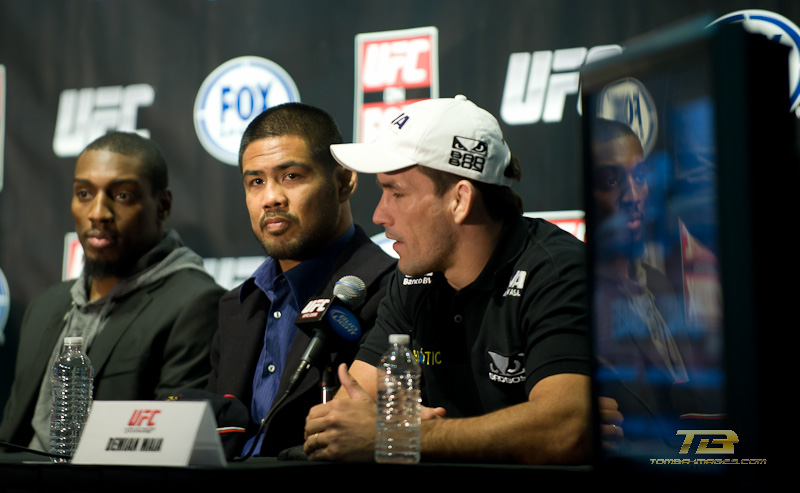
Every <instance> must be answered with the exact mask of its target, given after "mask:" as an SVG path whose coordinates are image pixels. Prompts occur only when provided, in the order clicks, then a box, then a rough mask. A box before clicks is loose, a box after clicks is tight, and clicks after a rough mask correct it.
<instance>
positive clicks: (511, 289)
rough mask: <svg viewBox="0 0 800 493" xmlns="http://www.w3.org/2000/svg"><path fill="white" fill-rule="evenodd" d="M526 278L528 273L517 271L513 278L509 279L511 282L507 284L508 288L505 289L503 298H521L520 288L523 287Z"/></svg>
mask: <svg viewBox="0 0 800 493" xmlns="http://www.w3.org/2000/svg"><path fill="white" fill-rule="evenodd" d="M526 277H528V273H527V272H525V271H524V270H518V271H517V273H516V274H514V277H512V278H511V281H509V283H508V288H506V291H505V293H503V296H521V295H522V294H521V293H522V288H524V287H525V278H526Z"/></svg>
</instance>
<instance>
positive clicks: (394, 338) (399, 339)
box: [389, 334, 411, 346]
mask: <svg viewBox="0 0 800 493" xmlns="http://www.w3.org/2000/svg"><path fill="white" fill-rule="evenodd" d="M389 344H397V345H399V346H408V345H409V344H411V336H410V335H408V334H389Z"/></svg>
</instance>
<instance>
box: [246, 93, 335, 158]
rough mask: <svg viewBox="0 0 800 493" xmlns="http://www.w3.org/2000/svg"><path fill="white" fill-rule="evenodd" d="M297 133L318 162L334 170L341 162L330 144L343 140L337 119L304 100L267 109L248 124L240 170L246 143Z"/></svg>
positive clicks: (247, 144) (295, 134)
mask: <svg viewBox="0 0 800 493" xmlns="http://www.w3.org/2000/svg"><path fill="white" fill-rule="evenodd" d="M285 135H294V136H297V137H300V138H302V139H303V140H304V141H305V142H306V145H307V146H308V152H309V154H310V155H311V158H312V159H314V160H315V161H317V162H319V163H322V164H324V165H327V166H329V167H330V169H335V168H336V167H338V166H339V163H337V162H336V160H335V159H334V158H333V155H332V154H331V149H330V146H331V144H341V143H342V142H344V140H343V139H342V133H341V132H340V131H339V126H338V125H337V124H336V120H334V119H333V117H332V116H331V115H329V114H328V113H326V112H325V111H323V110H321V109H319V108H317V107H315V106H311V105H308V104H304V103H285V104H281V105H278V106H273V107H272V108H269V109H267V110H264V111H263V112H262V113H261V114H260V115H258V116H257V117H255V118H254V119H253V121H251V122H250V124H249V125H248V126H247V129H246V130H245V131H244V135H242V142H241V144H240V145H239V169H240V170H241V169H242V156H244V151H245V150H247V146H249V145H250V144H252V143H253V142H255V141H257V140H261V139H266V138H269V137H283V136H285Z"/></svg>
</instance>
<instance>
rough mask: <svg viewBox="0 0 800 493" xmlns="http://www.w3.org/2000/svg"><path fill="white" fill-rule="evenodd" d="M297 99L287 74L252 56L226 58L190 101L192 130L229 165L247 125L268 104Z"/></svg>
mask: <svg viewBox="0 0 800 493" xmlns="http://www.w3.org/2000/svg"><path fill="white" fill-rule="evenodd" d="M295 101H300V93H299V92H298V90H297V86H295V84H294V81H293V80H292V78H291V77H290V76H289V74H288V73H287V72H286V71H285V70H284V69H283V68H281V66H280V65H278V64H277V63H275V62H273V61H271V60H267V59H266V58H260V57H255V56H243V57H238V58H234V59H232V60H228V61H227V62H225V63H223V64H222V65H220V66H219V67H217V68H216V69H214V71H213V72H211V73H210V74H209V75H208V77H206V80H204V81H203V84H202V85H201V86H200V91H199V92H198V93H197V98H196V99H195V102H194V129H195V132H196V133H197V138H198V139H199V140H200V143H201V144H202V145H203V147H204V148H205V150H206V151H208V153H209V154H211V155H212V156H214V157H215V158H217V159H219V160H220V161H222V162H223V163H227V164H230V165H232V166H236V165H238V162H239V143H240V141H241V139H242V134H243V133H244V131H245V129H246V128H247V125H248V124H249V123H250V121H251V120H252V119H253V118H255V117H256V116H258V115H259V114H260V113H261V112H263V111H264V110H266V109H267V108H270V107H272V106H277V105H279V104H283V103H289V102H295Z"/></svg>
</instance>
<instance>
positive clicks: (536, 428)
mask: <svg viewBox="0 0 800 493" xmlns="http://www.w3.org/2000/svg"><path fill="white" fill-rule="evenodd" d="M331 152H332V153H333V155H334V157H335V158H336V160H337V161H339V163H340V164H342V165H343V166H344V167H346V168H349V169H352V170H355V171H358V172H362V173H375V174H377V179H378V183H379V184H380V186H381V188H382V189H383V195H382V197H381V200H380V202H379V204H378V206H377V208H376V210H375V213H374V216H373V221H374V222H375V223H376V224H379V225H382V226H383V227H384V228H385V230H386V236H387V237H388V238H390V239H393V240H395V244H394V246H393V248H394V250H395V251H396V252H397V254H398V256H399V261H398V272H396V273H395V275H394V276H393V278H392V279H391V280H390V281H389V290H388V293H387V296H386V297H385V298H384V299H383V301H382V303H381V306H380V308H379V310H378V320H377V322H376V325H375V327H374V329H373V332H372V333H371V335H370V336H369V338H368V339H367V341H366V342H365V343H364V344H363V345H362V347H361V349H360V351H359V353H358V355H357V358H356V361H355V362H354V363H353V365H352V366H351V367H350V370H349V373H348V371H347V368H346V367H344V366H342V367H340V368H339V375H340V379H341V382H342V389H340V391H339V393H338V394H337V398H336V399H334V400H333V401H332V402H329V403H328V404H325V405H320V406H316V407H314V408H312V409H311V411H310V412H309V415H308V417H307V418H306V436H307V438H306V442H305V445H304V449H305V451H306V453H307V454H308V456H309V458H310V459H311V460H317V459H319V460H371V459H372V454H373V448H374V440H375V418H376V405H375V397H376V391H377V376H378V373H377V369H376V368H377V367H378V366H379V364H380V357H381V355H382V353H383V352H384V351H385V350H386V348H387V347H388V335H389V334H392V333H406V334H410V335H411V338H412V347H413V350H414V352H415V354H416V355H417V356H418V359H419V361H420V365H421V367H422V372H423V376H422V389H423V392H422V403H423V405H424V406H425V407H424V408H423V422H422V427H421V451H422V459H423V460H450V461H463V460H466V461H485V462H513V463H534V464H566V463H578V462H582V461H585V460H586V459H587V458H588V454H589V448H590V447H589V430H590V425H589V421H590V419H589V416H590V391H589V387H590V384H589V377H588V375H589V372H590V354H591V353H590V344H589V341H588V333H587V307H586V279H585V268H584V263H583V262H584V253H583V244H582V243H581V242H580V241H578V240H577V239H575V238H574V237H573V236H572V235H570V234H568V233H565V232H563V231H562V230H560V229H559V228H558V227H556V226H553V225H552V224H550V223H547V222H545V221H542V220H537V219H528V218H525V217H523V216H522V210H523V209H522V201H521V199H520V198H519V196H518V195H517V194H516V193H515V192H513V191H512V190H511V188H510V187H509V185H510V184H511V183H512V182H513V181H518V180H519V179H520V175H521V173H520V168H519V164H518V162H517V160H516V159H515V158H513V157H512V156H511V152H510V150H509V148H508V145H507V144H506V143H505V141H504V140H503V135H502V132H501V130H500V126H499V124H498V123H497V120H495V118H494V117H493V116H492V115H491V114H489V113H488V112H487V111H485V110H483V109H481V108H479V107H478V106H476V105H475V104H474V103H472V102H470V101H469V100H467V98H466V97H464V96H456V97H455V98H448V99H436V100H425V101H420V102H417V103H414V104H412V105H410V106H408V107H406V108H405V110H404V111H403V113H401V114H400V115H398V116H397V117H396V118H394V119H392V120H391V121H389V122H387V124H386V127H385V128H384V130H383V132H382V133H381V135H380V136H379V137H378V138H377V140H376V141H375V142H373V143H370V144H338V145H332V146H331ZM445 416H446V418H445ZM442 418H445V419H442Z"/></svg>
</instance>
